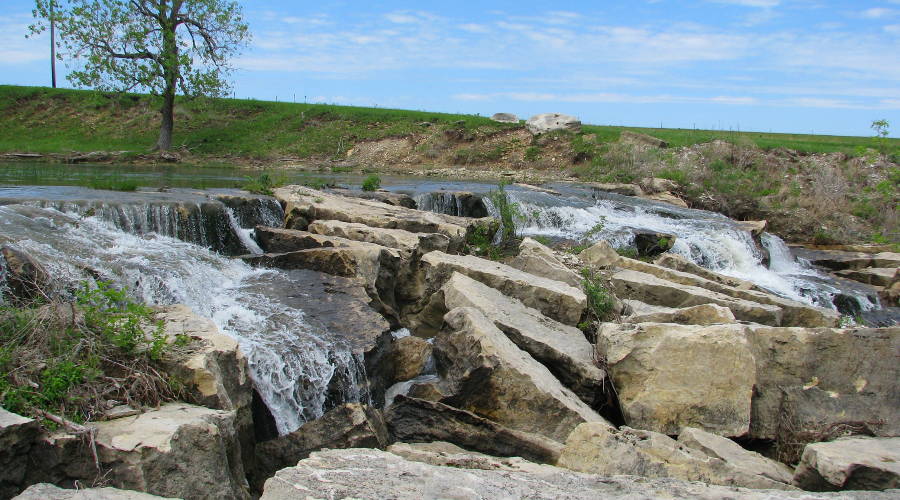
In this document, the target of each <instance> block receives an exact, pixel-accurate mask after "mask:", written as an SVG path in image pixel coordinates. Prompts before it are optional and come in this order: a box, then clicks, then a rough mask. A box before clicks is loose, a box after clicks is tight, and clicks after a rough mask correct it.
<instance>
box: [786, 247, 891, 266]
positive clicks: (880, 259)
mask: <svg viewBox="0 0 900 500" xmlns="http://www.w3.org/2000/svg"><path fill="white" fill-rule="evenodd" d="M794 250H795V251H796V253H797V255H798V256H799V257H803V258H804V259H807V260H809V261H810V263H811V264H813V265H816V266H822V267H824V268H827V269H831V270H832V271H841V270H844V269H863V268H866V267H892V268H898V267H900V253H896V252H879V253H875V254H872V253H864V252H843V251H839V250H812V249H803V248H796V247H795V248H794Z"/></svg>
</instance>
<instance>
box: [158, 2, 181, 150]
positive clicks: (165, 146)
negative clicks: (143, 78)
mask: <svg viewBox="0 0 900 500" xmlns="http://www.w3.org/2000/svg"><path fill="white" fill-rule="evenodd" d="M163 5H164V3H163ZM176 12H177V10H173V12H172V13H171V19H169V21H168V22H162V23H161V27H162V37H163V40H162V41H163V52H162V61H163V62H162V63H161V64H162V67H163V77H164V78H165V79H166V86H165V88H164V89H163V93H162V97H163V105H162V108H161V109H160V110H159V113H160V115H162V116H161V117H162V124H161V125H160V127H159V140H158V141H156V147H154V148H153V149H155V150H157V151H168V150H169V148H171V147H172V130H173V129H174V128H175V90H176V85H178V71H179V67H178V43H177V41H176V38H175V28H176V25H175V20H174V17H175V14H176Z"/></svg>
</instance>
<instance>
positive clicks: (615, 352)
mask: <svg viewBox="0 0 900 500" xmlns="http://www.w3.org/2000/svg"><path fill="white" fill-rule="evenodd" d="M597 354H598V358H599V359H603V360H606V367H607V371H608V372H609V375H610V377H611V378H612V381H613V385H614V386H615V387H616V390H617V393H618V395H619V404H620V406H621V408H622V414H623V415H624V417H625V422H626V424H627V425H629V426H631V427H636V428H641V429H647V430H651V431H656V432H661V433H663V434H672V435H675V434H678V432H679V431H680V430H681V428H682V427H685V426H688V427H699V428H701V429H703V430H706V431H709V432H712V433H715V434H719V435H723V436H741V435H744V434H746V433H747V431H748V430H749V427H750V402H751V397H752V395H753V385H754V383H755V382H756V366H755V364H754V361H753V355H752V354H751V351H750V348H749V346H748V345H747V341H746V339H745V338H744V332H743V326H741V325H713V326H700V325H673V324H654V323H642V324H639V325H617V324H614V323H604V324H602V325H601V326H600V329H599V330H598V331H597Z"/></svg>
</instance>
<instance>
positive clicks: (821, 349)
mask: <svg viewBox="0 0 900 500" xmlns="http://www.w3.org/2000/svg"><path fill="white" fill-rule="evenodd" d="M746 336H747V340H748V342H749V347H750V349H751V350H752V352H753V357H754V359H755V363H756V373H757V377H756V391H755V393H754V396H753V416H752V419H751V422H752V424H751V427H750V436H751V437H753V438H759V439H779V438H781V439H784V438H787V439H791V437H790V436H785V435H784V434H785V433H787V432H812V433H813V434H815V433H818V432H821V431H826V430H828V429H829V428H832V427H834V426H836V425H841V424H847V423H855V424H858V423H865V424H866V426H867V427H868V429H869V431H870V432H873V433H874V434H876V435H878V436H897V435H900V420H898V419H897V408H900V390H898V387H897V380H900V366H898V364H897V356H898V353H900V328H896V327H895V328H870V329H869V328H860V329H837V328H767V327H762V326H751V327H748V328H747V329H746Z"/></svg>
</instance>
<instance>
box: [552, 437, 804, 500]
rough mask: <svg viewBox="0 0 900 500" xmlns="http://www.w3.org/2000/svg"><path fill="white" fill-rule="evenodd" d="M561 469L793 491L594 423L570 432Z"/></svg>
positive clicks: (658, 440) (659, 440) (670, 442)
mask: <svg viewBox="0 0 900 500" xmlns="http://www.w3.org/2000/svg"><path fill="white" fill-rule="evenodd" d="M559 466H560V467H565V468H567V469H571V470H574V471H578V472H587V473H590V474H598V475H601V476H615V475H619V474H628V475H635V476H643V477H648V478H673V479H680V480H683V481H703V482H705V483H709V484H715V485H722V486H741V487H745V488H772V489H783V490H789V489H793V488H792V487H791V486H789V485H787V484H784V483H781V482H778V481H773V480H771V479H768V478H765V477H762V476H757V475H755V474H748V473H746V472H744V471H741V470H739V469H737V468H735V467H732V466H730V465H728V464H727V463H725V462H724V461H722V460H719V459H718V458H712V457H710V456H708V455H706V454H705V453H703V452H701V451H698V450H695V449H693V448H690V447H688V446H685V445H682V444H679V443H678V442H677V441H675V440H674V439H672V438H670V437H668V436H666V435H664V434H659V433H657V432H652V431H645V430H637V429H631V428H629V427H622V428H620V429H615V428H612V427H604V426H601V425H595V424H592V423H588V424H582V425H579V426H578V427H577V428H576V429H575V430H574V431H573V432H572V434H571V435H570V436H569V439H568V440H566V446H565V448H563V451H562V454H561V455H560V457H559Z"/></svg>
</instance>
